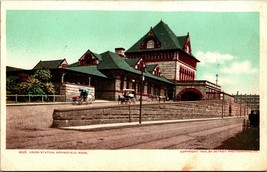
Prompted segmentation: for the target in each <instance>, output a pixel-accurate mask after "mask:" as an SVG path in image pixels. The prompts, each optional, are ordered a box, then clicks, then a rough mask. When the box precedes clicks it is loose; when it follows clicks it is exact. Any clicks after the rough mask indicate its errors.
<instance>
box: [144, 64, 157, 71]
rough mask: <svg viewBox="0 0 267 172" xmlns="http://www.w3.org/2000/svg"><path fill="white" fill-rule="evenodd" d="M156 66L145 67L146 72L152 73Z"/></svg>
mask: <svg viewBox="0 0 267 172" xmlns="http://www.w3.org/2000/svg"><path fill="white" fill-rule="evenodd" d="M157 65H158V64H149V65H146V70H147V71H148V72H152V71H153V70H154V69H155V67H156V66H157Z"/></svg>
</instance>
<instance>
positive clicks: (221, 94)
mask: <svg viewBox="0 0 267 172" xmlns="http://www.w3.org/2000/svg"><path fill="white" fill-rule="evenodd" d="M220 99H221V100H222V118H223V99H224V94H223V92H221V93H220Z"/></svg>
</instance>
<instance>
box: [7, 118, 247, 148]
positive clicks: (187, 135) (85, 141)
mask: <svg viewBox="0 0 267 172" xmlns="http://www.w3.org/2000/svg"><path fill="white" fill-rule="evenodd" d="M242 122H243V118H224V119H221V120H211V121H195V122H184V123H172V124H161V125H151V126H142V125H141V126H136V127H128V128H120V129H110V130H100V131H73V130H61V129H53V128H42V129H38V128H37V129H34V128H33V129H30V128H28V129H27V128H25V129H24V130H18V132H16V133H9V135H8V137H7V148H9V149H212V148H215V147H217V146H219V145H220V144H221V142H223V141H224V140H226V139H228V138H230V137H232V136H234V135H235V134H237V133H239V132H240V131H241V130H242Z"/></svg>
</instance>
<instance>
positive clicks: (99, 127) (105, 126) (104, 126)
mask: <svg viewBox="0 0 267 172" xmlns="http://www.w3.org/2000/svg"><path fill="white" fill-rule="evenodd" d="M229 118H240V117H224V118H223V119H229ZM242 118H243V117H242ZM221 119H222V118H198V119H179V120H163V121H143V122H142V123H141V124H139V122H128V123H113V124H95V125H85V126H70V127H60V128H59V129H64V130H77V131H89V130H103V129H116V128H123V127H137V126H148V125H160V124H171V123H182V122H194V121H208V120H221Z"/></svg>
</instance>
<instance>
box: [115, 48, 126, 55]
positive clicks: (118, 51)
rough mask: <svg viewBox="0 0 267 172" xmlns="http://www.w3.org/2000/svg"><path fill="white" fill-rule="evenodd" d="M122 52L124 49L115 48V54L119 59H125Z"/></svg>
mask: <svg viewBox="0 0 267 172" xmlns="http://www.w3.org/2000/svg"><path fill="white" fill-rule="evenodd" d="M124 51H125V49H124V48H115V53H116V54H118V55H119V56H121V57H125V54H124Z"/></svg>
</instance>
